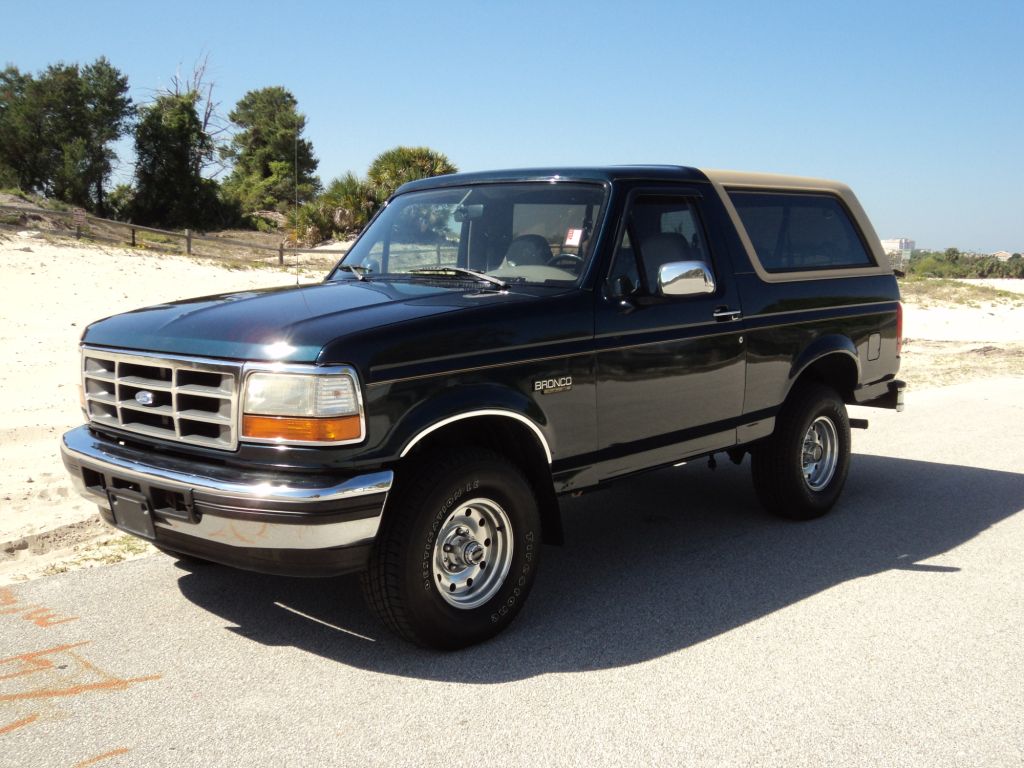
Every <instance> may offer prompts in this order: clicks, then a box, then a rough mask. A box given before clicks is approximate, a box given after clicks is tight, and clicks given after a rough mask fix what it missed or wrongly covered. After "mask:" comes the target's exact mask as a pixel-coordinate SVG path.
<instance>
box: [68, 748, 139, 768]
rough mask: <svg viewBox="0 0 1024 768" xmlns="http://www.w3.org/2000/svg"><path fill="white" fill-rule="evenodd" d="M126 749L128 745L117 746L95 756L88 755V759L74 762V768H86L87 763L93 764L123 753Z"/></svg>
mask: <svg viewBox="0 0 1024 768" xmlns="http://www.w3.org/2000/svg"><path fill="white" fill-rule="evenodd" d="M127 751H128V747H118V748H117V749H112V750H110V751H109V752H104V753H103V754H102V755H96V757H90V758H89V759H88V760H83V761H82V762H80V763H75V768H86V766H88V765H95V764H96V763H98V762H99V761H100V760H107V759H109V758H111V757H117V756H118V755H123V754H124V753H125V752H127Z"/></svg>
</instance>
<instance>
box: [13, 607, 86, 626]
mask: <svg viewBox="0 0 1024 768" xmlns="http://www.w3.org/2000/svg"><path fill="white" fill-rule="evenodd" d="M21 618H23V619H24V620H25V621H31V622H32V623H33V624H35V625H36V626H37V627H52V626H53V625H54V624H64V623H66V622H69V621H77V620H78V617H77V616H67V617H65V618H60V619H58V618H56V614H55V613H54V612H53V611H51V610H50V609H49V608H37V609H36V610H34V611H31V612H29V613H26V614H24V615H23V616H22V617H21Z"/></svg>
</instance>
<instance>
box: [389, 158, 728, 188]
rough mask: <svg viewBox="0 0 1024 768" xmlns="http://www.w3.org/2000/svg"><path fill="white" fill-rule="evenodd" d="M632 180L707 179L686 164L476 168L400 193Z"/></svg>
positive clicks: (410, 184) (411, 184)
mask: <svg viewBox="0 0 1024 768" xmlns="http://www.w3.org/2000/svg"><path fill="white" fill-rule="evenodd" d="M628 179H651V180H652V181H684V182H686V181H689V182H694V181H707V180H708V179H707V177H706V176H705V175H704V173H703V172H702V171H700V170H699V169H697V168H688V167H686V166H682V165H609V166H587V167H572V166H566V167H550V168H510V169H507V170H497V171H476V172H473V173H453V174H449V175H447V176H433V177H430V178H427V179H419V180H417V181H410V182H408V183H406V184H403V185H402V186H401V187H400V188H399V190H398V191H399V192H411V191H413V190H417V189H435V188H437V187H450V186H456V185H459V184H480V183H492V182H499V181H555V180H558V181H589V182H597V183H602V184H603V183H607V182H612V181H620V180H628Z"/></svg>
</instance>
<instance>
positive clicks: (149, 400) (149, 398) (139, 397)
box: [135, 389, 153, 405]
mask: <svg viewBox="0 0 1024 768" xmlns="http://www.w3.org/2000/svg"><path fill="white" fill-rule="evenodd" d="M135 402H136V403H138V404H139V405H152V404H153V393H152V392H150V391H149V390H148V389H143V390H141V391H139V392H136V393H135Z"/></svg>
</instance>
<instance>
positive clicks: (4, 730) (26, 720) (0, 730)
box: [0, 714, 39, 736]
mask: <svg viewBox="0 0 1024 768" xmlns="http://www.w3.org/2000/svg"><path fill="white" fill-rule="evenodd" d="M38 719H39V715H38V714H33V715H29V716H28V717H23V718H21V720H15V721H14V722H13V723H8V724H7V725H0V736H4V735H5V734H8V733H10V732H11V731H16V730H18V729H19V728H23V727H24V726H26V725H31V724H32V723H34V722H35V721H36V720H38Z"/></svg>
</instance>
